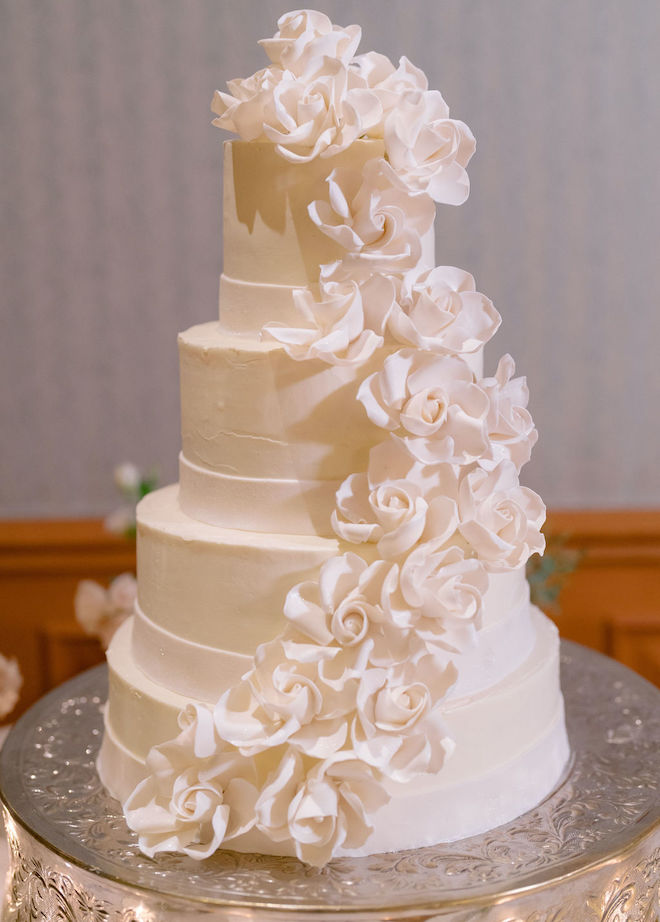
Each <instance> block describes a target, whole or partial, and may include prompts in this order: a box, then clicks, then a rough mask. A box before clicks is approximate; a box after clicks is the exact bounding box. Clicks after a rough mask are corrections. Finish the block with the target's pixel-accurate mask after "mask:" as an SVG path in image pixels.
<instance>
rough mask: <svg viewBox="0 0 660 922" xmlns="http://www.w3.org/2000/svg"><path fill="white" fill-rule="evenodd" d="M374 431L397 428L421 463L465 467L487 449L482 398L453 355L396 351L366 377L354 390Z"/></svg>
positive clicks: (484, 398)
mask: <svg viewBox="0 0 660 922" xmlns="http://www.w3.org/2000/svg"><path fill="white" fill-rule="evenodd" d="M358 400H360V401H361V402H362V404H363V406H364V408H365V410H366V411H367V416H368V417H369V419H370V420H371V421H372V423H375V425H377V426H381V427H382V428H383V429H389V430H390V431H395V430H397V429H403V430H404V432H405V433H407V434H406V435H405V437H404V438H403V441H404V443H405V445H406V447H407V448H408V450H409V451H410V453H411V454H412V455H413V456H414V457H415V458H416V459H417V460H418V461H421V462H422V463H425V464H434V463H439V462H443V461H447V462H452V463H456V464H467V463H470V462H472V461H474V460H475V459H476V458H479V457H481V456H482V455H483V454H484V453H485V452H486V450H487V448H488V436H487V423H486V419H487V415H488V412H489V408H490V402H489V399H488V395H487V393H486V392H485V390H483V389H482V388H481V387H479V386H478V385H477V384H475V382H474V375H473V373H472V371H471V370H470V367H469V366H468V365H467V363H466V362H465V361H464V360H463V359H461V358H460V357H458V356H448V355H440V356H438V355H434V354H433V353H428V352H422V351H421V350H417V349H402V350H400V351H399V352H395V353H393V354H392V355H389V356H388V357H387V358H386V359H385V363H384V365H383V368H382V370H381V371H379V372H375V373H374V374H372V375H370V376H369V377H368V378H366V379H365V380H364V381H363V382H362V384H361V386H360V389H359V391H358Z"/></svg>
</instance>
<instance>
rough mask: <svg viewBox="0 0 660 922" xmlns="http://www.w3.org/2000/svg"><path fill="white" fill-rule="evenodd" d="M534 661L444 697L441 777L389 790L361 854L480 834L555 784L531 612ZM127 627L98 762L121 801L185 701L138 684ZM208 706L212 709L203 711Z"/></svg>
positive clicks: (240, 843)
mask: <svg viewBox="0 0 660 922" xmlns="http://www.w3.org/2000/svg"><path fill="white" fill-rule="evenodd" d="M532 623H533V627H534V634H535V641H534V643H533V646H532V649H531V652H530V653H529V655H528V656H527V657H526V658H525V659H524V661H523V662H522V663H521V664H519V665H518V666H517V667H516V668H514V669H513V670H512V671H511V672H510V673H509V675H507V676H506V677H505V678H503V679H501V680H500V681H498V682H496V683H495V684H493V685H491V686H490V687H488V688H485V689H481V690H479V691H478V692H475V693H473V694H467V695H462V696H459V695H453V696H451V695H450V696H448V698H447V700H446V701H445V704H444V706H443V718H444V720H445V723H446V725H447V727H448V728H449V731H450V733H451V735H452V737H453V739H454V741H455V744H456V748H455V751H454V753H453V755H452V757H451V758H450V759H449V760H448V761H447V762H446V764H445V766H444V767H443V769H442V771H441V772H440V773H438V774H437V775H434V776H432V777H425V778H424V779H423V780H417V781H415V782H414V783H409V784H395V783H389V784H388V789H389V793H390V794H391V800H390V801H389V803H387V804H386V805H385V806H384V807H382V808H381V809H380V810H379V811H378V812H377V813H376V814H375V816H374V818H373V826H374V829H373V833H372V834H371V836H370V838H369V839H368V840H367V842H366V844H365V845H364V847H363V848H361V849H360V850H359V851H352V852H343V853H342V854H351V855H367V854H373V853H376V852H384V851H395V850H400V849H407V848H418V847H421V846H425V845H432V844H435V843H438V842H449V841H453V840H455V839H460V838H464V837H467V836H471V835H476V834H478V833H482V832H484V831H486V830H488V829H491V828H494V827H495V826H498V825H500V824H502V823H505V822H508V821H509V820H512V819H514V818H515V817H516V816H519V815H520V814H521V813H524V812H525V811H527V810H529V809H531V808H532V807H534V806H535V805H536V804H537V803H539V802H540V801H541V800H543V799H544V798H545V797H546V796H547V795H548V794H549V793H550V791H551V790H552V789H553V788H554V786H555V785H556V784H557V782H558V780H559V778H560V776H561V774H562V772H563V770H564V767H565V765H566V762H567V760H568V754H569V748H568V741H567V737H566V730H565V724H564V706H563V699H562V695H561V690H560V687H559V643H558V636H557V630H556V628H555V627H554V625H553V624H552V622H550V621H549V620H548V619H547V618H546V617H545V616H544V615H543V614H542V613H541V612H540V611H538V610H536V609H533V611H532ZM132 630H133V624H132V622H127V624H126V625H124V626H123V628H122V630H121V634H120V635H119V636H118V637H116V638H115V641H114V642H113V645H112V648H111V651H110V655H109V667H110V705H109V707H108V709H107V711H106V717H105V735H104V740H103V746H102V749H101V753H100V755H99V760H98V768H99V773H100V775H101V778H102V780H103V782H104V784H105V786H106V787H107V788H108V790H109V791H110V792H111V793H112V794H113V795H114V796H115V797H117V798H118V799H119V800H121V801H123V800H125V798H126V797H127V796H128V794H129V793H130V791H131V790H132V789H133V787H134V785H135V784H136V782H137V781H138V780H139V779H140V777H141V776H142V774H143V771H144V760H145V758H146V755H147V753H148V751H149V749H150V747H151V746H152V745H155V744H157V743H159V742H163V741H164V740H166V739H168V738H171V737H172V736H174V735H175V734H176V732H177V723H176V718H177V714H178V712H179V710H180V709H181V708H182V707H184V706H185V704H186V703H187V701H188V699H186V698H184V697H183V696H181V695H178V694H176V693H174V692H172V691H169V690H168V689H166V688H164V687H163V686H161V685H159V684H156V683H155V682H153V681H152V680H151V679H149V678H148V677H147V676H145V675H144V674H143V673H142V672H141V671H140V670H139V669H138V668H137V667H136V666H135V664H134V662H133V659H132ZM207 703H212V702H207ZM231 848H232V849H233V850H236V851H254V852H263V853H268V854H279V855H287V854H293V851H292V849H291V850H289V848H288V843H287V842H283V843H273V842H272V841H271V840H270V839H267V838H266V837H265V836H263V835H262V834H261V833H259V832H258V831H257V830H251V831H250V832H248V833H247V834H245V835H244V836H242V837H240V838H238V839H234V840H232V842H231Z"/></svg>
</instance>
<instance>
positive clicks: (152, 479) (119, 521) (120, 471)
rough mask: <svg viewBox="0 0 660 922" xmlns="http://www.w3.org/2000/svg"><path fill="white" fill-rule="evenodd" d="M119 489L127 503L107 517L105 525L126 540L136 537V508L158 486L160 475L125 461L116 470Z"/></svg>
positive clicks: (116, 482)
mask: <svg viewBox="0 0 660 922" xmlns="http://www.w3.org/2000/svg"><path fill="white" fill-rule="evenodd" d="M113 476H114V480H115V484H116V486H117V489H118V490H119V492H120V493H121V495H122V497H123V498H124V500H126V502H125V503H124V504H123V505H122V506H120V507H119V508H118V509H115V510H114V511H113V512H111V513H110V515H108V516H106V519H105V522H104V525H105V527H106V529H107V530H108V531H111V532H112V533H113V534H115V535H123V536H124V537H125V538H134V537H135V527H136V523H135V507H136V506H137V504H138V503H139V502H140V500H141V499H142V498H143V497H144V496H146V495H147V493H151V491H152V490H155V489H156V487H157V486H158V474H157V473H156V471H154V470H151V471H149V472H148V473H143V472H142V471H141V470H140V468H139V467H138V466H137V465H136V464H133V463H132V462H131V461H124V463H123V464H118V465H117V467H116V468H115V469H114V474H113Z"/></svg>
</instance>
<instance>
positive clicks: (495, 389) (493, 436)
mask: <svg viewBox="0 0 660 922" xmlns="http://www.w3.org/2000/svg"><path fill="white" fill-rule="evenodd" d="M515 371H516V366H515V364H514V361H513V359H512V358H511V356H510V355H504V356H502V358H501V359H500V361H499V363H498V365H497V371H496V372H495V376H494V377H493V378H484V379H483V380H482V381H480V382H479V383H480V386H481V387H482V388H483V389H484V391H485V392H486V393H487V394H488V397H489V400H490V410H489V412H488V421H487V426H488V438H489V440H490V452H489V457H488V458H482V459H481V461H480V464H481V465H482V466H483V467H487V466H493V467H494V466H495V465H496V464H498V463H499V462H500V461H502V460H507V459H508V460H510V461H513V463H514V464H515V466H516V469H517V470H518V471H519V470H520V469H521V467H522V466H523V465H524V464H526V463H527V462H528V461H529V459H530V456H531V453H532V448H533V447H534V445H536V442H537V440H538V432H537V431H536V428H535V427H534V421H533V419H532V417H531V415H530V413H529V412H528V410H527V402H528V400H529V391H528V390H527V382H526V380H525V378H522V377H521V378H514V377H513V376H514V374H515Z"/></svg>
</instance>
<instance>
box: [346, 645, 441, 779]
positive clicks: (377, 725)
mask: <svg viewBox="0 0 660 922" xmlns="http://www.w3.org/2000/svg"><path fill="white" fill-rule="evenodd" d="M431 660H432V658H431V657H428V656H427V657H425V660H422V661H421V662H418V663H416V664H414V665H413V664H406V666H404V667H399V668H398V669H395V670H387V669H370V670H368V671H367V672H366V673H365V675H364V676H363V679H362V682H361V684H360V688H359V691H358V696H357V703H356V716H355V718H354V721H353V724H352V727H351V741H352V745H353V750H354V752H355V754H356V756H357V757H358V758H359V759H361V760H362V761H364V762H366V763H367V764H368V765H372V766H374V768H377V769H378V770H379V771H382V773H383V774H384V775H387V776H388V777H389V778H392V779H393V780H394V781H399V782H405V781H410V780H412V779H413V778H414V777H415V776H417V775H419V774H422V773H425V772H433V773H435V772H438V771H439V770H440V769H441V768H442V765H443V763H444V761H445V758H446V756H447V755H448V754H449V753H451V751H452V750H453V743H452V741H451V740H450V738H449V734H448V732H447V730H446V728H445V727H444V725H443V724H442V722H441V721H440V720H439V718H438V716H437V715H434V714H433V713H432V709H433V708H434V706H435V705H436V704H437V703H438V702H439V701H440V700H442V698H443V697H444V696H445V695H446V693H447V691H448V690H449V688H450V687H451V685H452V684H453V683H454V682H455V681H456V670H455V669H454V667H453V666H449V667H446V668H443V667H442V666H441V665H440V664H439V663H438V662H435V661H434V662H431ZM427 682H428V683H429V684H427Z"/></svg>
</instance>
